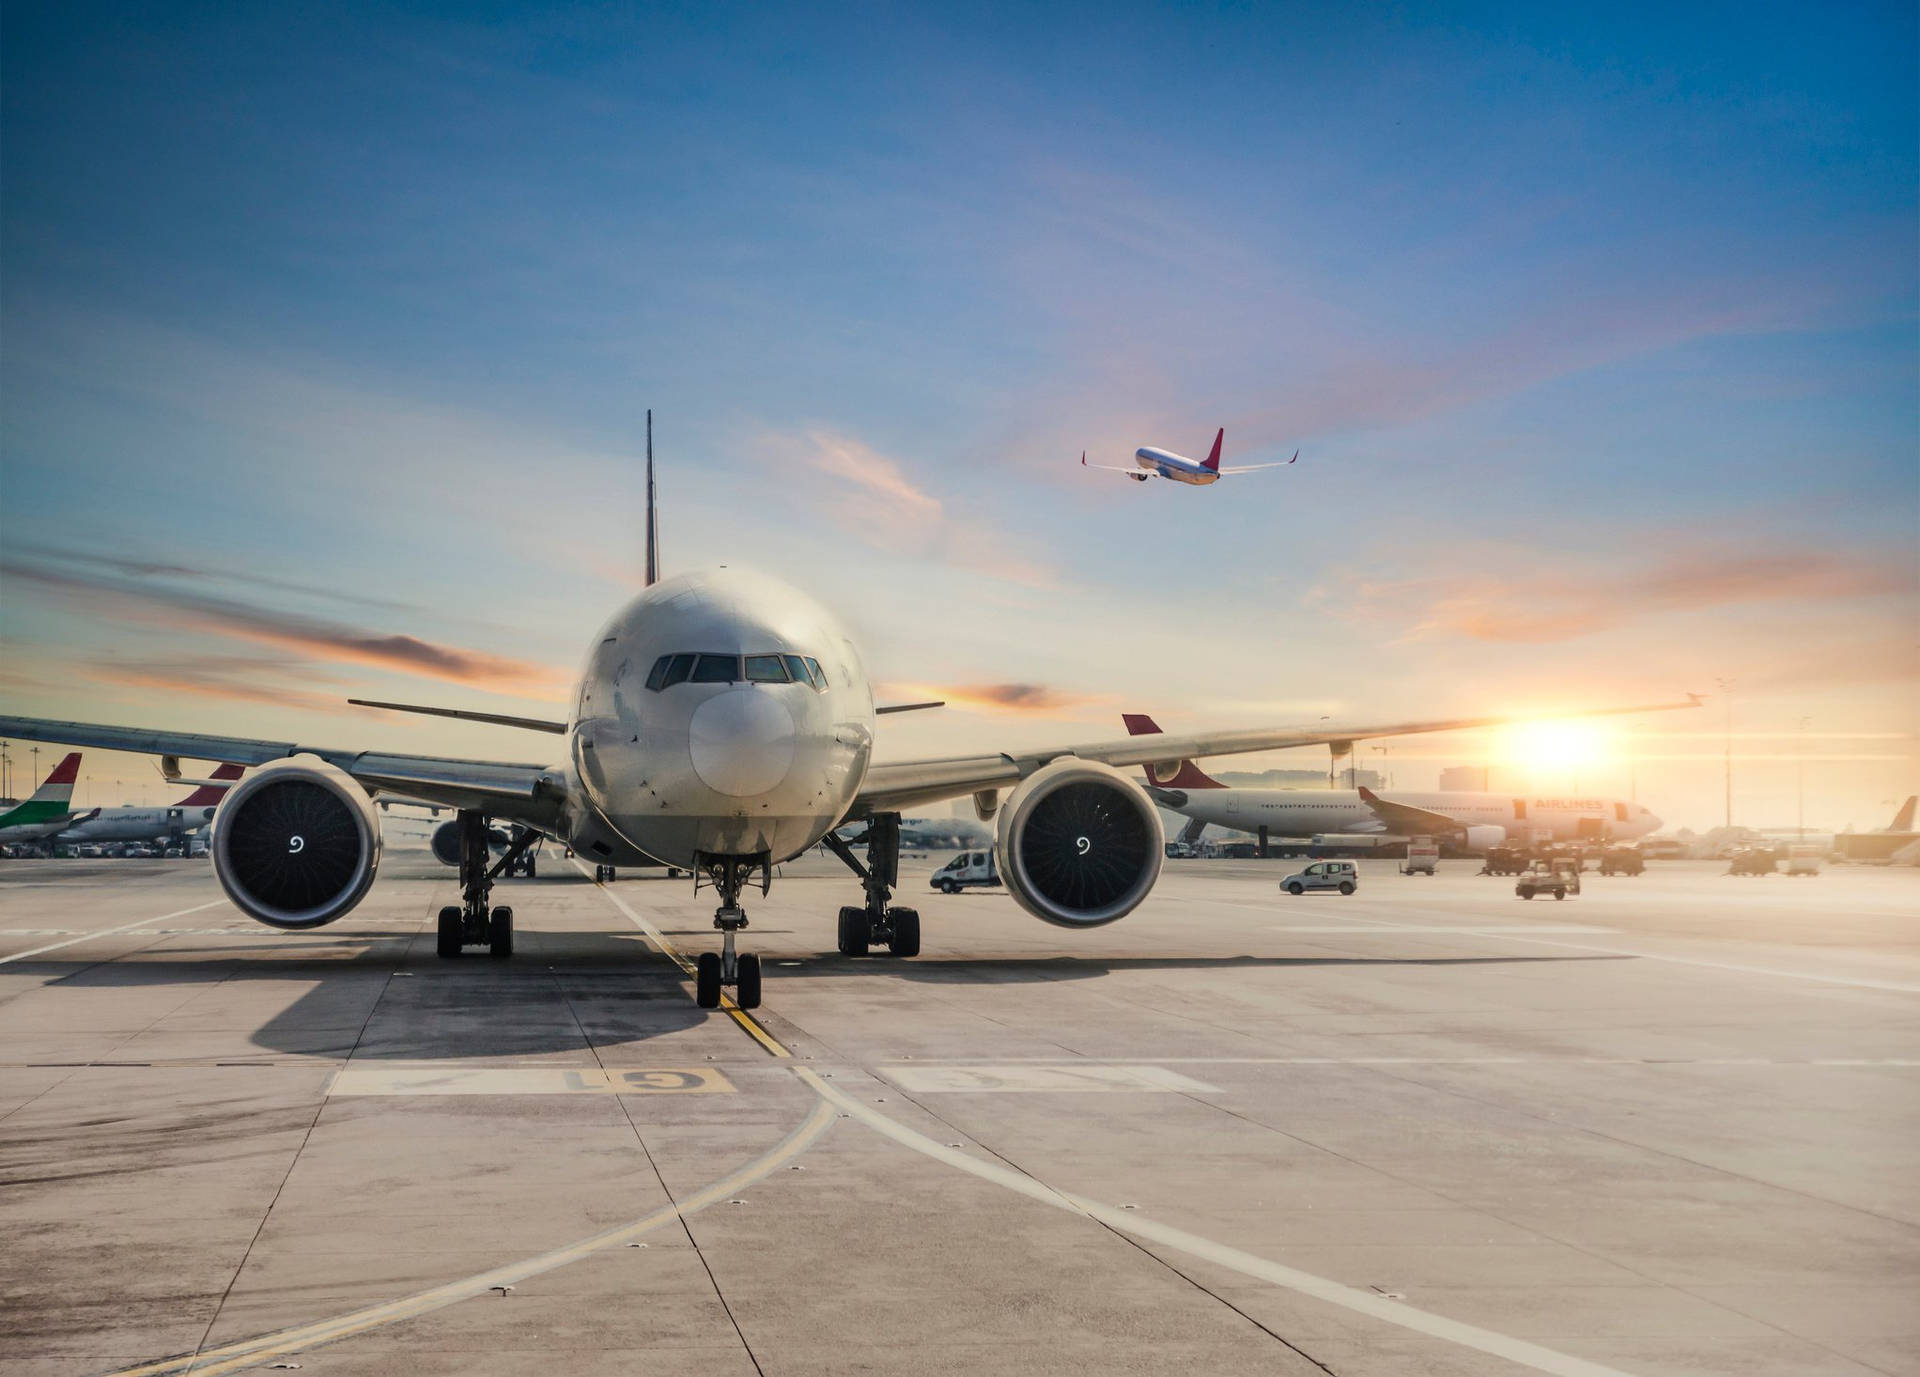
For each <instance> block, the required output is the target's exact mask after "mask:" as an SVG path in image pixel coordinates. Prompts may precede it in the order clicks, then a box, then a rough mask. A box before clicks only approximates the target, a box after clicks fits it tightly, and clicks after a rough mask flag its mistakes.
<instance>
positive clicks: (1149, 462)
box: [1080, 426, 1300, 488]
mask: <svg viewBox="0 0 1920 1377" xmlns="http://www.w3.org/2000/svg"><path fill="white" fill-rule="evenodd" d="M1226 438H1227V428H1226V427H1225V426H1222V427H1220V430H1219V432H1218V433H1217V434H1215V435H1214V437H1213V449H1212V450H1211V451H1209V452H1208V454H1207V457H1206V458H1205V459H1189V458H1187V456H1186V455H1184V454H1175V453H1174V452H1173V451H1172V450H1166V449H1155V448H1154V447H1153V446H1152V445H1144V446H1142V447H1141V448H1139V449H1137V450H1135V451H1134V452H1133V458H1134V464H1133V467H1131V468H1129V467H1127V466H1126V465H1124V464H1089V463H1088V462H1087V452H1086V451H1085V450H1081V451H1080V467H1081V468H1086V469H1103V470H1105V471H1106V472H1108V473H1124V474H1126V475H1127V477H1129V478H1131V479H1133V480H1134V481H1135V482H1137V483H1144V482H1146V481H1147V480H1148V479H1149V478H1151V477H1153V476H1154V475H1155V474H1159V475H1160V477H1162V478H1171V479H1172V480H1173V481H1174V482H1176V483H1191V484H1193V485H1194V486H1195V487H1202V488H1203V487H1205V486H1206V485H1207V484H1209V483H1217V482H1219V481H1220V477H1221V475H1222V474H1228V473H1253V472H1255V471H1256V470H1259V469H1283V468H1285V467H1286V466H1287V464H1291V463H1292V462H1293V459H1298V458H1299V457H1300V451H1299V450H1297V449H1296V450H1295V451H1294V452H1293V459H1289V460H1287V461H1286V462H1285V463H1279V464H1242V465H1240V466H1238V467H1237V468H1224V469H1223V468H1221V467H1220V445H1221V442H1222V441H1224V440H1225V439H1226Z"/></svg>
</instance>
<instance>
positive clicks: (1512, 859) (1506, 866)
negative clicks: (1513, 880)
mask: <svg viewBox="0 0 1920 1377" xmlns="http://www.w3.org/2000/svg"><path fill="white" fill-rule="evenodd" d="M1529 859H1530V857H1529V855H1528V852H1527V848H1526V847H1524V846H1517V845H1514V844H1513V843H1511V842H1509V843H1508V844H1506V845H1504V846H1489V847H1488V848H1487V858H1486V863H1485V864H1484V865H1483V866H1481V868H1480V873H1481V874H1482V875H1518V874H1519V873H1520V872H1521V871H1523V870H1525V869H1526V868H1527V863H1528V861H1529Z"/></svg>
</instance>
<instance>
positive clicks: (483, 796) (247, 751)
mask: <svg viewBox="0 0 1920 1377" xmlns="http://www.w3.org/2000/svg"><path fill="white" fill-rule="evenodd" d="M0 737H12V738H16V739H18V740H21V741H52V742H57V743H59V744H60V745H65V746H91V747H93V748H95V749H96V750H105V751H133V752H136V753H139V754H143V755H171V756H187V757H189V758H191V759H194V760H218V761H221V762H223V763H230V764H234V765H264V764H266V763H267V762H268V761H270V760H280V759H283V758H285V757H287V756H291V755H316V756H319V757H320V758H321V759H322V760H325V761H327V762H328V763H329V764H331V765H335V766H337V767H339V768H340V769H342V770H344V771H345V772H346V773H347V774H349V775H351V776H353V778H354V779H356V780H358V781H359V782H360V783H361V784H362V785H364V786H366V787H367V788H368V789H370V790H378V791H383V792H387V793H394V794H404V795H406V796H407V797H409V798H416V799H424V800H426V801H428V802H430V803H438V804H442V805H444V806H446V807H449V808H473V809H479V810H482V811H484V812H486V813H487V814H488V815H489V816H491V817H496V818H503V819H506V820H508V821H511V822H524V823H526V824H527V825H528V826H529V827H535V828H538V829H540V830H541V831H547V830H550V829H551V828H554V827H557V826H558V825H559V822H560V816H561V811H562V807H563V805H564V804H565V802H566V781H565V778H564V777H563V776H562V775H561V774H560V772H559V771H557V770H554V769H553V768H552V767H551V766H547V765H532V764H518V763H513V762H509V761H497V760H457V759H451V758H448V757H444V756H430V755H390V754H386V753H384V752H380V751H344V750H337V749H333V748H330V747H325V746H306V745H302V744H300V743H298V742H293V741H257V740H253V739H251V738H248V737H238V736H206V735H202V734H200V733H198V732H168V731H150V730H148V729H146V728H143V727H107V726H100V725H97V724H95V723H91V722H52V721H47V720H45V719H42V718H37V717H0Z"/></svg>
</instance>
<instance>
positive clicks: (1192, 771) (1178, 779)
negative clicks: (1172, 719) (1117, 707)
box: [1120, 712, 1227, 789]
mask: <svg viewBox="0 0 1920 1377" xmlns="http://www.w3.org/2000/svg"><path fill="white" fill-rule="evenodd" d="M1120 720H1121V721H1122V722H1124V723H1126V725H1127V735H1128V736H1158V735H1160V724H1159V723H1158V722H1155V721H1154V720H1153V719H1152V718H1151V717H1149V716H1147V715H1146V714H1145V713H1144V712H1123V713H1121V714H1120ZM1145 768H1146V771H1147V783H1149V784H1151V785H1153V786H1154V787H1155V788H1156V789H1224V788H1226V787H1227V786H1226V785H1224V784H1222V783H1221V782H1220V781H1219V780H1217V779H1215V778H1213V777H1212V776H1211V775H1209V774H1207V773H1206V771H1204V770H1202V769H1201V768H1200V767H1199V766H1198V765H1196V764H1194V763H1193V762H1192V761H1191V760H1182V761H1179V762H1178V763H1168V762H1165V761H1157V762H1155V763H1153V764H1151V765H1148V766H1146V767H1145Z"/></svg>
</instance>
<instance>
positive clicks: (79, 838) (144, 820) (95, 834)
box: [54, 807, 214, 846]
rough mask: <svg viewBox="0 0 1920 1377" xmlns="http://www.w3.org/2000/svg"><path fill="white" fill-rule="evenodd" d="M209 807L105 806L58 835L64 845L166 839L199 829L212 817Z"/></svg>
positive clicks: (57, 840)
mask: <svg viewBox="0 0 1920 1377" xmlns="http://www.w3.org/2000/svg"><path fill="white" fill-rule="evenodd" d="M213 813H214V810H213V809H212V808H211V807H206V808H178V807H176V808H134V807H127V808H102V809H101V810H100V811H99V812H98V813H96V814H95V815H94V816H93V817H91V818H88V819H87V820H86V821H85V822H80V823H75V824H74V825H73V826H71V827H68V828H67V829H66V830H64V831H63V832H61V833H60V835H59V836H57V837H55V838H54V840H55V841H56V842H58V843H59V844H60V845H62V846H72V845H76V844H78V843H80V842H128V841H141V842H145V841H167V840H171V839H174V838H178V837H184V836H186V835H187V834H188V833H190V832H196V831H198V830H199V829H200V828H202V827H205V826H206V825H207V824H208V823H210V822H212V821H213Z"/></svg>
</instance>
